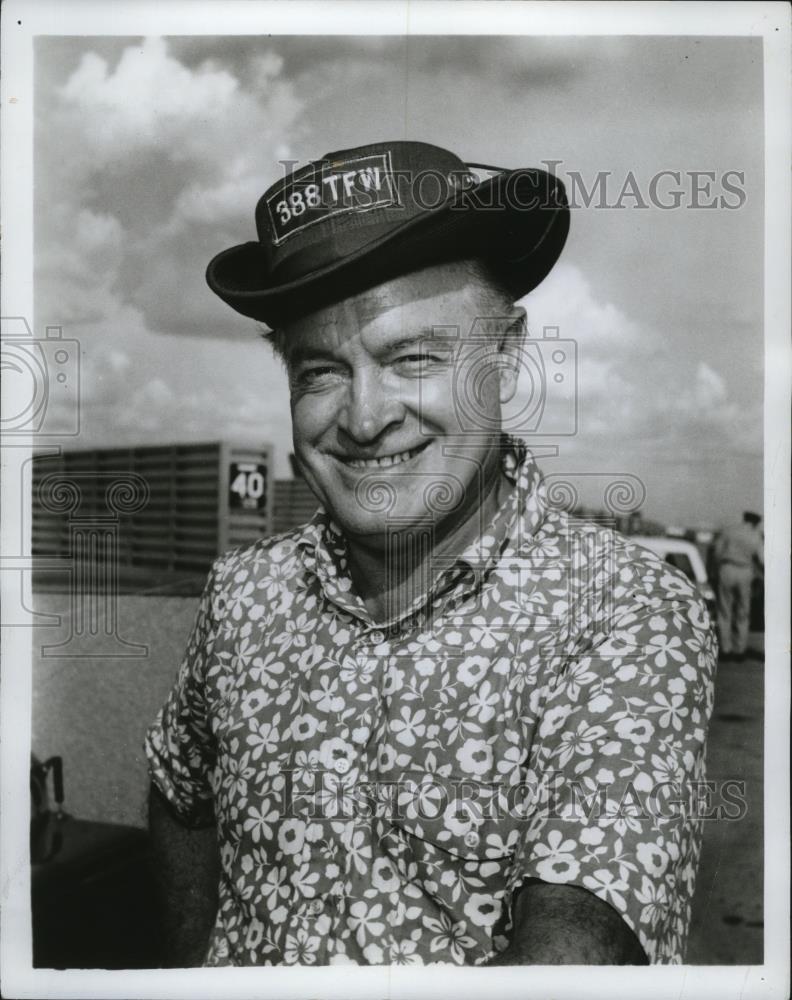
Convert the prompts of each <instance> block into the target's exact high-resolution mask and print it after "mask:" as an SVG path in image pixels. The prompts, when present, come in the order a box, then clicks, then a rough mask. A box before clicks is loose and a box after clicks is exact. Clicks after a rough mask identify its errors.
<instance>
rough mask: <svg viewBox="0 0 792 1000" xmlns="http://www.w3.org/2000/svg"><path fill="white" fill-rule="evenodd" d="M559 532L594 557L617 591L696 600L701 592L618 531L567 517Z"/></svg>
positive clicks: (663, 562) (647, 549)
mask: <svg viewBox="0 0 792 1000" xmlns="http://www.w3.org/2000/svg"><path fill="white" fill-rule="evenodd" d="M557 530H558V531H559V532H560V533H561V534H563V535H565V536H566V537H567V538H568V539H569V540H570V541H572V542H573V543H577V544H576V545H573V546H572V548H580V549H581V550H582V551H583V553H588V554H590V556H591V560H590V562H591V567H592V571H593V569H594V568H596V569H597V571H598V573H599V575H600V578H602V576H603V575H604V576H605V577H606V578H608V579H610V580H611V581H612V582H613V586H614V592H616V593H618V592H626V591H631V592H632V593H634V594H639V593H640V594H644V595H646V596H649V597H652V598H664V599H675V600H696V599H698V598H699V596H700V595H699V593H698V591H697V589H696V587H695V585H694V584H693V582H692V581H691V580H690V578H689V577H688V576H687V574H685V573H684V572H683V571H682V570H680V569H678V568H677V567H676V566H672V565H671V563H669V562H667V561H666V560H665V559H663V557H662V556H660V555H658V554H657V553H656V552H654V551H653V550H652V549H650V548H648V547H647V546H646V545H643V544H641V542H639V541H637V540H636V539H634V538H632V537H631V536H629V535H625V534H623V533H622V532H620V531H617V530H616V529H615V528H613V527H610V526H608V525H605V524H601V523H598V522H596V521H591V520H587V519H585V518H578V517H570V516H568V515H564V516H562V517H561V518H559V521H558V524H557Z"/></svg>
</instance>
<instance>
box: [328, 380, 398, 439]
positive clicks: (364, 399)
mask: <svg viewBox="0 0 792 1000" xmlns="http://www.w3.org/2000/svg"><path fill="white" fill-rule="evenodd" d="M403 419H404V406H403V404H402V402H401V400H400V399H399V396H398V393H397V392H396V391H395V390H394V389H393V388H391V387H388V386H387V385H385V384H384V382H383V373H382V372H381V371H380V370H379V368H378V367H377V366H376V365H365V366H361V368H359V369H356V370H355V372H354V373H353V376H352V379H351V381H350V383H349V389H348V391H347V396H346V399H345V402H344V406H343V407H342V408H341V412H340V414H339V419H338V426H339V429H340V430H341V431H342V432H343V433H344V434H346V435H347V436H348V437H349V438H351V439H352V440H353V441H354V442H355V443H356V444H366V443H368V442H370V441H374V440H376V438H378V437H379V436H380V434H382V432H383V431H384V430H385V429H386V428H387V427H389V426H391V425H392V424H398V423H401V421H402V420H403Z"/></svg>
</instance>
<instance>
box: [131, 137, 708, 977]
mask: <svg viewBox="0 0 792 1000" xmlns="http://www.w3.org/2000/svg"><path fill="white" fill-rule="evenodd" d="M482 169H483V168H482ZM489 172H490V173H492V174H493V176H491V177H489V178H488V179H485V180H479V179H477V178H476V177H475V176H474V174H473V172H472V169H471V168H470V167H468V166H466V165H465V164H463V163H462V162H461V161H460V160H459V159H458V158H457V157H456V156H454V155H453V154H451V153H449V152H447V151H445V150H442V149H439V148H437V147H434V146H429V145H426V144H422V143H409V142H393V143H378V144H374V145H370V146H366V147H361V148H358V149H352V150H345V151H341V152H338V153H333V154H330V155H328V156H327V157H325V158H324V159H323V160H321V161H317V162H316V163H314V164H309V165H308V166H307V167H305V168H303V169H301V170H298V171H296V172H294V173H292V174H290V175H289V176H287V177H286V178H285V179H283V180H282V181H280V182H278V183H277V184H276V185H274V186H273V187H272V188H270V190H269V191H267V192H266V193H265V195H264V196H263V197H262V199H261V200H260V201H259V204H258V207H257V210H256V222H257V229H258V236H259V239H258V241H256V242H253V243H247V244H244V245H243V246H240V247H234V248H232V249H231V250H228V251H225V252H224V253H222V254H220V255H219V257H217V258H215V260H214V261H212V263H211V264H210V266H209V270H208V275H207V276H208V281H209V284H210V286H211V287H212V289H213V290H214V291H215V292H216V293H217V294H218V295H220V296H221V298H222V299H223V300H224V301H226V302H227V303H229V304H230V305H231V306H232V307H233V308H235V309H237V310H238V311H240V312H242V313H243V314H244V315H246V316H250V317H252V318H255V319H257V320H260V321H263V322H265V323H266V324H267V325H268V327H269V328H270V330H271V331H272V334H271V339H272V342H273V345H274V347H275V349H276V351H277V352H278V353H279V354H280V355H281V357H282V359H283V361H284V363H285V367H286V371H287V375H288V379H289V386H290V392H291V416H292V426H293V437H294V450H295V454H296V456H297V460H298V462H299V466H300V469H301V471H302V473H303V475H304V476H305V478H306V480H307V482H308V483H309V485H310V486H311V488H312V490H313V491H314V492H315V494H316V496H317V497H318V499H319V500H320V501H321V504H322V507H321V509H320V511H319V513H318V515H317V516H316V517H315V518H314V519H313V521H312V522H311V523H309V524H308V525H305V526H303V527H302V528H299V529H297V530H294V531H290V532H287V533H286V534H283V535H280V536H277V537H275V538H271V539H266V540H263V541H261V542H260V543H258V544H256V545H254V546H253V547H251V548H248V549H247V550H244V551H237V552H233V553H230V554H228V555H227V556H224V557H221V558H220V559H219V560H218V561H217V562H216V563H215V566H214V568H213V571H212V574H211V576H210V579H209V582H208V583H207V587H206V590H205V592H204V596H203V599H202V601H201V606H200V610H199V613H198V618H197V621H196V625H195V629H194V632H193V635H192V637H191V639H190V643H189V647H188V650H187V655H186V657H185V659H184V662H183V663H182V666H181V669H180V672H179V676H178V679H177V682H176V684H175V686H174V688H173V691H172V692H171V695H170V697H169V699H168V701H167V703H166V704H165V706H164V707H163V709H162V711H161V713H160V715H159V717H158V719H157V721H156V723H155V724H154V726H153V727H152V728H151V730H150V732H149V734H148V739H147V752H148V756H149V762H150V767H151V772H152V778H153V784H152V793H151V800H150V816H151V828H152V836H153V839H154V844H155V849H156V852H157V856H158V859H159V864H160V870H161V873H162V875H161V878H162V883H163V892H164V898H165V900H166V902H167V905H166V907H165V914H166V919H168V918H169V919H170V937H171V941H172V951H171V957H170V961H171V962H172V963H173V964H185V965H187V964H200V963H204V964H207V965H222V964H237V965H257V964H308V963H310V964H313V963H316V964H342V963H355V964H381V963H386V964H388V963H413V964H422V963H430V962H445V963H456V964H479V965H481V964H528V963H549V964H557V963H564V962H569V963H644V962H646V961H653V962H672V961H680V960H681V957H682V952H683V948H684V942H685V937H686V934H687V928H688V924H689V919H690V901H691V896H692V892H693V885H694V879H695V870H696V864H697V859H698V852H699V833H700V830H699V823H698V821H697V817H696V815H695V811H691V809H690V808H688V807H687V806H686V803H685V801H684V799H685V796H686V794H687V793H688V792H689V790H690V787H691V786H694V785H695V782H696V781H698V780H699V779H701V778H702V776H703V760H704V742H705V735H706V727H707V721H708V718H709V714H710V712H711V706H712V671H713V663H714V644H713V640H712V636H711V630H710V625H709V621H708V619H707V613H706V609H705V608H704V606H703V604H702V602H701V600H700V599H699V597H698V595H697V594H696V593H695V592H694V590H693V589H692V587H691V585H690V584H689V582H688V581H687V579H686V578H685V577H684V576H683V575H682V574H680V573H678V572H676V571H675V570H673V569H672V568H670V567H669V566H667V565H666V564H664V563H663V562H661V561H660V560H659V559H657V558H656V557H655V556H653V555H652V554H651V553H648V552H646V551H645V550H642V549H640V548H638V547H637V546H634V545H631V544H630V543H629V542H628V541H627V540H626V539H624V538H621V537H619V536H617V535H616V534H614V533H613V532H610V531H609V530H606V529H605V528H602V527H597V526H595V525H591V524H584V523H580V522H575V521H574V520H573V519H572V518H570V517H569V516H568V515H566V514H564V513H563V512H561V511H558V510H554V509H552V508H551V507H550V506H549V505H548V502H547V497H546V494H545V491H544V488H543V486H542V483H541V478H540V475H539V473H538V470H537V468H536V466H535V465H534V463H533V461H532V459H531V457H530V455H529V454H528V452H527V450H526V447H525V444H524V443H523V442H522V441H521V440H519V439H518V438H513V437H508V436H506V435H504V434H503V433H502V422H503V421H502V408H503V406H504V405H506V404H507V403H508V402H509V400H510V399H512V398H513V396H514V393H515V391H516V387H517V373H518V369H519V366H520V354H521V350H522V349H523V342H524V338H525V322H524V321H525V314H524V311H523V310H522V309H521V308H520V307H518V306H516V305H515V302H516V301H517V300H518V299H519V298H521V297H522V296H524V295H525V294H526V293H528V292H529V291H530V290H531V289H532V288H534V287H535V286H536V285H537V284H538V283H539V282H540V281H541V280H542V279H543V278H544V277H545V275H546V274H547V273H548V272H549V270H550V268H551V267H552V266H553V264H554V262H555V260H556V259H557V257H558V255H559V253H560V252H561V248H562V246H563V244H564V241H565V239H566V235H567V229H568V209H567V204H566V200H565V195H564V191H563V187H562V185H561V184H560V182H558V181H557V180H556V179H555V178H553V177H551V176H549V175H547V174H545V173H543V172H542V171H536V170H518V171H495V170H494V169H493V168H489ZM432 185H434V186H432ZM636 799H641V801H636Z"/></svg>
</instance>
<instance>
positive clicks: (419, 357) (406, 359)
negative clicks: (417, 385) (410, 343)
mask: <svg viewBox="0 0 792 1000" xmlns="http://www.w3.org/2000/svg"><path fill="white" fill-rule="evenodd" d="M441 360H442V359H441V358H439V357H438V356H437V355H436V354H402V355H400V356H399V357H398V358H397V359H396V364H398V365H403V366H404V367H406V368H412V369H423V368H428V367H430V366H431V365H437V364H440V362H441Z"/></svg>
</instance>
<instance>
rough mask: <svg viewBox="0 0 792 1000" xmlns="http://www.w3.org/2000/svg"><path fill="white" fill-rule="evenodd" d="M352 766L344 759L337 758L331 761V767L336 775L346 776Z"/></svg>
mask: <svg viewBox="0 0 792 1000" xmlns="http://www.w3.org/2000/svg"><path fill="white" fill-rule="evenodd" d="M351 766H352V765H351V764H350V763H349V760H348V759H347V758H346V757H337V758H336V759H335V760H334V761H333V767H334V768H335V770H336V772H337V773H338V774H346V773H347V771H348V770H349V769H350V767H351Z"/></svg>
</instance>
